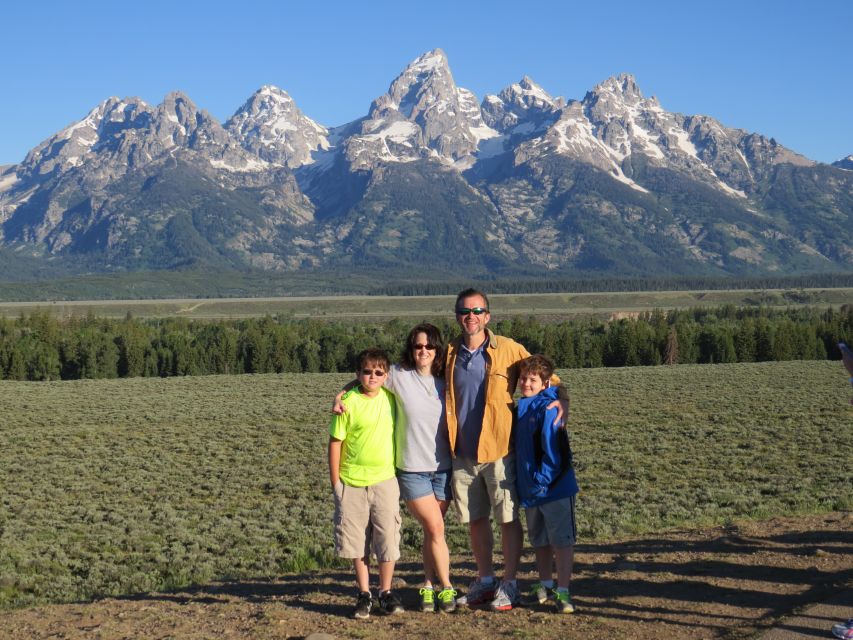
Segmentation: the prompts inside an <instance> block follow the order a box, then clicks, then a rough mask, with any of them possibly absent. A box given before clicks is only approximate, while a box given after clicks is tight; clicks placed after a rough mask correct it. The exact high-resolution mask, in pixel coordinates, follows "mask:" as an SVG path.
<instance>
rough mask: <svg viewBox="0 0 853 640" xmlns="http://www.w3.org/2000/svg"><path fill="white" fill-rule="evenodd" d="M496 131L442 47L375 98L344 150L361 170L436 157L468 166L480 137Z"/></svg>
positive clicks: (348, 158)
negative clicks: (452, 68)
mask: <svg viewBox="0 0 853 640" xmlns="http://www.w3.org/2000/svg"><path fill="white" fill-rule="evenodd" d="M496 135H497V132H496V131H495V130H493V129H491V128H490V127H488V126H486V125H485V124H484V122H483V116H482V113H481V112H480V107H479V105H478V104H477V99H476V97H475V96H474V94H473V93H472V92H471V91H468V90H467V89H463V88H461V87H457V86H456V83H455V82H454V80H453V75H452V74H451V72H450V67H449V66H448V63H447V56H446V55H445V53H444V51H442V50H441V49H433V50H432V51H429V52H427V53H425V54H423V55H422V56H420V57H418V58H417V59H415V60H414V61H413V62H412V63H411V64H409V65H408V66H407V67H406V68H405V69H404V70H403V72H402V73H401V74H400V75H399V76H398V77H397V78H396V79H395V80H394V82H392V83H391V86H390V87H389V89H388V92H387V93H386V94H384V95H382V96H380V97H379V98H377V99H376V100H374V101H373V104H372V105H371V107H370V112H369V114H368V116H367V118H365V119H364V120H363V121H361V123H360V125H359V131H358V132H357V133H356V134H355V135H353V136H351V137H350V138H349V139H348V140H347V142H346V149H345V155H346V158H347V160H348V161H349V162H350V165H351V166H352V167H353V168H355V169H358V170H361V169H372V168H374V167H376V166H377V165H378V164H379V163H383V162H410V161H412V160H417V159H419V158H434V159H436V160H438V161H440V162H444V163H448V164H454V165H456V166H457V167H460V168H464V167H466V166H470V164H471V163H473V154H474V153H475V152H476V150H477V148H478V146H479V143H480V141H481V140H484V139H487V138H492V137H494V136H496Z"/></svg>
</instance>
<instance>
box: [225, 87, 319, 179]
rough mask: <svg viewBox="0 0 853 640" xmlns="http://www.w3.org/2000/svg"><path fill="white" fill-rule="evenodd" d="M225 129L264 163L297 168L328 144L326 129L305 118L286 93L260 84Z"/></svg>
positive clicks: (230, 119)
mask: <svg viewBox="0 0 853 640" xmlns="http://www.w3.org/2000/svg"><path fill="white" fill-rule="evenodd" d="M225 129H226V130H227V131H228V132H229V133H230V134H231V135H232V136H234V138H236V139H237V140H238V141H239V142H240V144H241V145H242V146H243V148H244V149H246V150H248V151H251V152H252V153H255V154H257V155H258V156H260V157H261V158H262V159H264V160H266V161H267V162H272V163H274V164H279V165H284V166H288V167H290V168H296V167H300V166H302V165H305V164H310V163H311V162H313V160H312V153H313V152H315V151H318V150H323V149H327V148H328V147H329V141H328V134H329V132H328V130H327V129H326V128H325V127H323V126H321V125H319V124H317V123H316V122H314V121H313V120H312V119H311V118H309V117H307V116H306V115H305V114H303V113H302V111H300V110H299V108H298V107H297V106H296V102H295V101H294V100H293V98H291V97H290V95H288V93H287V92H286V91H284V90H282V89H279V88H278V87H276V86H274V85H269V84H268V85H264V86H263V87H261V88H260V89H258V90H257V91H256V92H255V93H254V94H253V95H252V96H251V97H250V98H249V99H248V100H247V101H246V102H245V104H243V106H242V107H240V108H239V109H238V110H237V111H236V112H235V113H234V115H233V116H231V118H229V120H228V122H226V123H225Z"/></svg>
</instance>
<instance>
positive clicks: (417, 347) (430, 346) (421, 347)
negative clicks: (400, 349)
mask: <svg viewBox="0 0 853 640" xmlns="http://www.w3.org/2000/svg"><path fill="white" fill-rule="evenodd" d="M412 349H413V350H415V351H422V350H424V349H426V350H427V351H435V345H434V344H413V345H412Z"/></svg>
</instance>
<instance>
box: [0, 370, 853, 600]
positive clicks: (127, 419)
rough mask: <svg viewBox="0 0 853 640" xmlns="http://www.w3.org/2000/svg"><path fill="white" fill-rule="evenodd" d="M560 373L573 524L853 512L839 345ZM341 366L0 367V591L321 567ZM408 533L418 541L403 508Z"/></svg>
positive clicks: (9, 594) (42, 595) (64, 589)
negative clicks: (132, 373) (36, 378)
mask: <svg viewBox="0 0 853 640" xmlns="http://www.w3.org/2000/svg"><path fill="white" fill-rule="evenodd" d="M559 373H560V374H561V376H562V377H563V378H564V379H565V380H566V381H567V382H568V383H569V385H570V387H571V389H572V391H573V401H572V415H571V425H572V433H573V446H574V449H575V455H576V460H577V467H578V477H579V480H580V484H581V489H582V493H581V495H580V497H579V499H578V518H579V526H580V531H579V534H580V536H581V540H582V541H585V542H589V541H591V540H604V539H613V538H618V537H621V536H627V535H630V534H636V533H641V532H654V531H660V530H664V529H668V528H675V527H693V526H700V525H706V524H710V523H720V522H726V521H730V520H733V519H738V518H764V517H769V516H775V515H790V514H797V513H806V512H822V511H832V510H850V509H853V471H851V469H850V466H849V464H847V462H846V455H845V454H843V452H849V451H850V450H851V449H853V428H851V427H853V407H851V406H850V404H849V399H850V396H851V394H853V390H851V388H850V385H849V383H848V382H847V377H846V376H845V375H844V373H843V370H842V368H841V366H840V364H839V363H838V362H802V361H795V362H782V363H760V364H732V365H685V366H676V367H631V368H624V369H588V370H567V371H561V372H559ZM349 378H350V376H349V375H346V374H283V375H256V376H251V375H244V376H209V377H191V378H166V379H150V378H132V379H121V380H97V381H93V380H81V381H69V382H50V383H32V382H12V381H0V607H5V608H8V607H18V606H24V605H29V604H34V603H42V602H59V601H76V600H88V599H91V598H93V597H98V596H103V595H118V594H126V593H135V592H143V591H149V590H155V589H158V590H162V589H170V588H177V587H181V586H185V585H188V584H192V583H201V582H205V581H209V580H212V579H217V578H234V579H243V578H250V577H251V578H265V577H270V578H271V577H274V576H277V575H279V574H281V573H283V572H287V571H291V570H303V569H310V568H312V567H316V566H327V565H330V564H333V563H334V562H335V560H334V558H333V554H332V540H331V528H332V525H331V518H332V502H331V490H330V489H329V488H328V480H327V477H328V476H327V470H326V441H327V424H328V420H329V405H330V401H331V397H332V395H333V394H334V392H335V391H336V390H337V389H339V388H340V386H341V385H342V384H343V383H344V382H346V381H347V380H348V379H349ZM448 522H449V525H450V526H449V528H448V535H449V539H450V542H451V548H452V551H453V552H455V553H463V552H467V533H466V531H465V529H463V528H462V527H461V526H460V525H459V524H458V523H456V521H455V516H454V515H453V513H451V514H450V515H449V518H448ZM404 542H405V543H406V545H407V549H408V553H409V556H410V557H411V558H414V557H415V555H416V551H415V550H416V549H417V546H418V545H419V544H420V537H419V531H418V528H417V526H416V525H415V524H414V523H413V521H412V520H411V519H410V518H408V517H407V518H406V519H405V521H404Z"/></svg>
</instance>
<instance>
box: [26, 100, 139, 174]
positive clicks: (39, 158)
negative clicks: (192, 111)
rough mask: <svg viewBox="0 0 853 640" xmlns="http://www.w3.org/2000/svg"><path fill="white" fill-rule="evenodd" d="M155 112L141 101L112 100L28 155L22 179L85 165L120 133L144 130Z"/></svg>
mask: <svg viewBox="0 0 853 640" xmlns="http://www.w3.org/2000/svg"><path fill="white" fill-rule="evenodd" d="M153 111H154V110H153V109H152V108H151V107H149V106H148V105H147V104H146V103H145V102H143V101H142V100H140V99H139V98H124V99H122V98H117V97H115V96H111V97H109V98H107V99H106V100H104V101H103V102H101V103H100V104H99V105H98V106H96V107H95V108H94V109H92V110H91V111H89V113H88V114H87V115H86V117H84V118H83V119H82V120H78V121H77V122H74V123H72V124H70V125H69V126H67V127H66V128H65V129H63V130H62V131H60V132H59V133H57V134H55V135H53V136H51V137H50V138H48V139H47V140H45V141H44V142H42V143H41V144H39V145H38V146H36V147H35V148H33V149H32V150H30V152H29V153H28V154H27V157H26V158H25V159H24V161H23V162H22V163H21V164H20V165H19V168H18V173H19V174H20V175H22V176H30V177H37V176H47V175H51V174H53V173H56V172H59V171H65V170H68V169H72V168H74V167H77V166H79V165H81V164H83V163H84V162H85V161H86V159H87V157H89V156H90V155H91V154H92V153H94V152H96V151H97V149H99V148H100V147H101V146H103V145H104V144H106V143H107V142H108V141H109V140H110V138H111V137H112V136H113V135H115V133H116V132H117V131H119V130H122V129H125V128H136V127H141V126H145V125H146V124H147V123H148V122H149V121H150V118H151V115H152V113H153Z"/></svg>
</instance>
